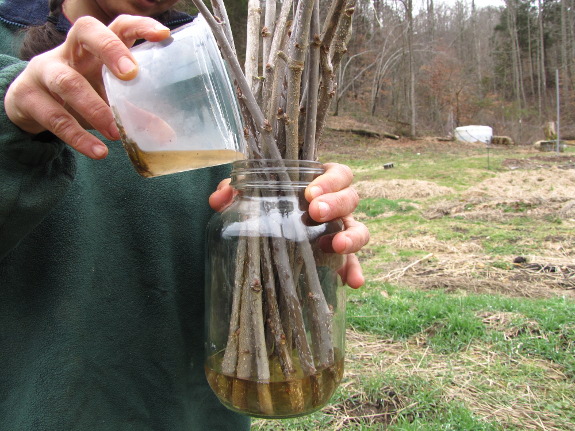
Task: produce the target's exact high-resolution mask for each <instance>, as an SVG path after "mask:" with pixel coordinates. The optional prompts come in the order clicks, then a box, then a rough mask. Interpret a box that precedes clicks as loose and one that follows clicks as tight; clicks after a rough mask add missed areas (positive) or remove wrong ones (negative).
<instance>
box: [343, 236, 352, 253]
mask: <svg viewBox="0 0 575 431" xmlns="http://www.w3.org/2000/svg"><path fill="white" fill-rule="evenodd" d="M352 246H353V241H352V240H351V239H350V238H347V237H346V238H345V250H344V253H349V250H351V247H352Z"/></svg>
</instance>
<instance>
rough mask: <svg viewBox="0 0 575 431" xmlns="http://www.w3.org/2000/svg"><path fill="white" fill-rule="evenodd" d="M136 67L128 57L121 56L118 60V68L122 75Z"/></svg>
mask: <svg viewBox="0 0 575 431" xmlns="http://www.w3.org/2000/svg"><path fill="white" fill-rule="evenodd" d="M134 69H136V65H135V64H134V62H133V61H132V59H131V58H129V57H122V58H120V60H119V61H118V70H119V71H120V73H121V74H122V75H127V74H129V73H130V72H132V71H134Z"/></svg>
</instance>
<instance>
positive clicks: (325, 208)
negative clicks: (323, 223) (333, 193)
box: [317, 202, 329, 219]
mask: <svg viewBox="0 0 575 431" xmlns="http://www.w3.org/2000/svg"><path fill="white" fill-rule="evenodd" d="M317 208H318V210H319V216H320V217H321V218H322V219H324V218H326V217H327V216H328V215H329V205H328V204H326V203H325V202H320V203H318V204H317Z"/></svg>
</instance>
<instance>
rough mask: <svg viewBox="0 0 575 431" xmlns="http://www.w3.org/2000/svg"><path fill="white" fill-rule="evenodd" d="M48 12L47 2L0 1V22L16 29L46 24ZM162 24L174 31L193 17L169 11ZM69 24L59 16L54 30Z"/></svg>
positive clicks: (63, 29)
mask: <svg viewBox="0 0 575 431" xmlns="http://www.w3.org/2000/svg"><path fill="white" fill-rule="evenodd" d="M49 12H50V10H49V8H48V0H26V1H21V0H0V20H1V21H4V22H7V23H8V24H12V25H14V26H17V27H22V28H26V27H30V26H35V25H42V24H44V23H45V22H46V18H48V14H49ZM157 19H158V20H159V21H160V22H161V23H162V24H164V25H165V26H167V27H169V28H170V29H172V30H173V29H174V28H176V27H179V26H181V25H184V24H187V23H189V22H191V21H193V20H194V17H192V16H190V15H188V14H186V13H183V12H177V11H169V12H166V13H165V14H163V15H162V16H161V17H158V18H157ZM70 27H71V24H70V22H69V21H68V20H67V19H66V17H65V16H64V15H60V17H59V20H58V24H57V25H56V28H57V29H58V30H60V31H62V32H64V33H66V32H68V30H69V29H70Z"/></svg>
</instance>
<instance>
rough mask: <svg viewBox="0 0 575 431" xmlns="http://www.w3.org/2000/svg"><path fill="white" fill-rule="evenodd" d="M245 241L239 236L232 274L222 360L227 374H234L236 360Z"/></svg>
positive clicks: (223, 369)
mask: <svg viewBox="0 0 575 431" xmlns="http://www.w3.org/2000/svg"><path fill="white" fill-rule="evenodd" d="M246 246H247V241H246V239H245V237H243V236H240V239H239V241H238V248H237V252H236V267H235V274H234V286H233V293H232V311H231V315H230V326H229V331H228V342H227V345H226V351H225V353H224V358H223V360H222V373H223V374H225V375H228V376H235V374H236V366H237V362H238V331H239V329H240V300H241V292H242V284H243V273H244V267H245V257H246V250H247V248H246Z"/></svg>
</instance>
